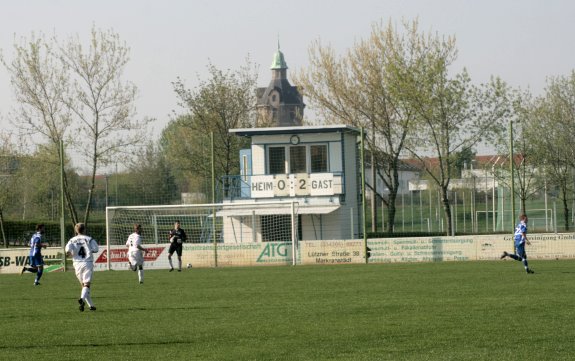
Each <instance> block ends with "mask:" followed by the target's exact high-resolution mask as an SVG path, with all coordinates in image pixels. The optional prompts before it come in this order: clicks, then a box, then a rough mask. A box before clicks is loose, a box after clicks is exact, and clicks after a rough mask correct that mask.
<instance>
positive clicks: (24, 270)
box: [20, 267, 26, 275]
mask: <svg viewBox="0 0 575 361" xmlns="http://www.w3.org/2000/svg"><path fill="white" fill-rule="evenodd" d="M24 272H26V267H22V271H20V275H23V274H24Z"/></svg>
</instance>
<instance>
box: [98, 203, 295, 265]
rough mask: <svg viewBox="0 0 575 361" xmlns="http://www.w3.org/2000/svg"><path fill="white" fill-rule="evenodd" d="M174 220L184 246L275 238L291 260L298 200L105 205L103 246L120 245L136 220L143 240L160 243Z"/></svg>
mask: <svg viewBox="0 0 575 361" xmlns="http://www.w3.org/2000/svg"><path fill="white" fill-rule="evenodd" d="M176 221H179V222H180V226H181V228H182V229H183V230H184V231H185V232H186V235H187V241H186V244H187V245H186V246H185V247H195V248H193V249H204V250H207V249H208V246H209V249H211V250H214V252H216V251H217V249H218V248H220V249H224V248H226V247H227V248H230V247H232V246H234V245H248V246H244V248H245V247H247V248H249V247H250V246H249V244H262V243H270V244H271V243H274V242H275V243H277V244H282V245H283V248H282V250H284V249H286V247H287V249H288V250H289V257H290V259H291V260H293V254H295V248H296V241H297V239H298V238H299V237H298V233H299V232H298V229H299V227H298V204H297V203H295V202H269V203H263V202H261V203H249V204H237V203H234V204H226V203H218V204H201V205H170V206H126V207H108V208H107V209H106V236H107V245H108V249H110V248H112V249H114V248H119V247H120V246H122V247H123V246H124V245H125V243H126V240H127V238H128V236H129V235H130V234H131V233H132V232H133V227H134V224H140V225H141V226H142V233H141V234H142V240H143V243H144V244H145V245H158V246H162V245H163V246H165V245H166V244H168V243H169V232H170V230H171V229H173V228H174V223H175V222H176ZM194 244H195V245H198V246H199V245H201V244H204V245H205V247H203V248H201V247H196V246H193V245H194ZM190 245H192V246H190ZM251 248H254V247H253V246H251ZM158 249H159V248H158ZM112 256H113V255H112ZM214 257H216V255H214ZM286 257H287V253H286ZM109 258H111V257H108V259H109ZM112 258H113V257H112Z"/></svg>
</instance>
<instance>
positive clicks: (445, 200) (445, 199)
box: [441, 187, 453, 236]
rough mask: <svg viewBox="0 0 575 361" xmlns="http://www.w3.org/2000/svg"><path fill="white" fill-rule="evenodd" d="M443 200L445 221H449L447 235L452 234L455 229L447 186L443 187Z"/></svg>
mask: <svg viewBox="0 0 575 361" xmlns="http://www.w3.org/2000/svg"><path fill="white" fill-rule="evenodd" d="M441 201H442V203H443V211H444V212H445V221H446V222H447V235H448V236H451V235H452V234H453V229H452V225H451V205H450V204H449V198H448V197H447V187H441Z"/></svg>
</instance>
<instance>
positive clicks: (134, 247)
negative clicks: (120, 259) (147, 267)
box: [126, 224, 148, 284]
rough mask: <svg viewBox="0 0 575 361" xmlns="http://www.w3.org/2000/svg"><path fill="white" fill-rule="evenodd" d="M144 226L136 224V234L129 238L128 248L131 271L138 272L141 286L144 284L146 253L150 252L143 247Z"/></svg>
mask: <svg viewBox="0 0 575 361" xmlns="http://www.w3.org/2000/svg"><path fill="white" fill-rule="evenodd" d="M141 234H142V226H141V225H139V224H134V233H132V234H130V235H129V236H128V241H126V246H127V247H128V262H130V269H131V270H132V271H134V272H135V271H138V281H140V284H142V283H144V253H148V250H147V249H145V248H144V247H142V236H141Z"/></svg>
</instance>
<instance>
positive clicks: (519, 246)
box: [501, 214, 535, 273]
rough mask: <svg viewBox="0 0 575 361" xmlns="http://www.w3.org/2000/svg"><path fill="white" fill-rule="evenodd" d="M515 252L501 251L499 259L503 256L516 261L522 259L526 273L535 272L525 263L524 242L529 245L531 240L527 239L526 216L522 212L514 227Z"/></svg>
mask: <svg viewBox="0 0 575 361" xmlns="http://www.w3.org/2000/svg"><path fill="white" fill-rule="evenodd" d="M514 240H515V251H516V253H515V254H510V253H507V252H503V254H502V255H501V259H504V258H505V257H510V258H513V259H514V260H516V261H522V262H523V266H524V267H525V271H526V272H527V273H535V271H533V270H532V269H531V268H529V266H528V265H527V253H526V252H525V244H526V243H527V244H528V245H531V242H529V240H528V239H527V216H526V215H525V214H522V215H521V216H520V217H519V224H518V225H517V227H515V236H514Z"/></svg>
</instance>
